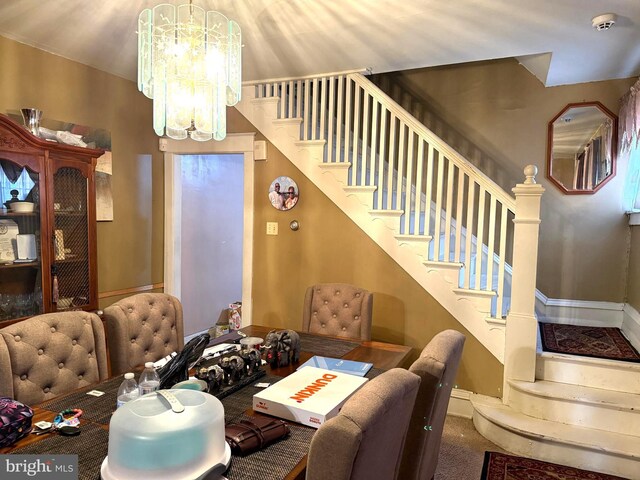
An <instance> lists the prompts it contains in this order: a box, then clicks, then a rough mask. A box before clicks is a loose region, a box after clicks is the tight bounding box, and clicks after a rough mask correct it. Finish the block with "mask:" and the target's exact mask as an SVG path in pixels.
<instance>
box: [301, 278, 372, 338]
mask: <svg viewBox="0 0 640 480" xmlns="http://www.w3.org/2000/svg"><path fill="white" fill-rule="evenodd" d="M372 313H373V295H372V294H371V293H369V292H368V291H367V290H365V289H363V288H359V287H355V286H353V285H349V284H346V283H320V284H317V285H312V286H310V287H309V288H307V291H306V293H305V296H304V307H303V311H302V330H303V331H304V332H309V333H317V334H322V335H333V336H336V337H348V338H357V339H358V340H371V316H372Z"/></svg>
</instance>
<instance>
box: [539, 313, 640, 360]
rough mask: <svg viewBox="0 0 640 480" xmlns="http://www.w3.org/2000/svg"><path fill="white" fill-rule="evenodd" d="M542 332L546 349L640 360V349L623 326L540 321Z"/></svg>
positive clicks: (598, 356) (587, 355) (612, 358)
mask: <svg viewBox="0 0 640 480" xmlns="http://www.w3.org/2000/svg"><path fill="white" fill-rule="evenodd" d="M540 335H541V337H542V349H543V350H544V351H546V352H555V353H568V354H570V355H581V356H584V357H595V358H606V359H608V360H624V361H626V362H640V353H638V351H637V350H636V349H635V348H634V347H633V345H631V343H629V340H627V339H626V338H625V337H624V335H622V332H621V331H620V329H619V328H613V327H582V326H577V325H562V324H557V323H542V322H540Z"/></svg>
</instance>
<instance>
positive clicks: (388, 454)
mask: <svg viewBox="0 0 640 480" xmlns="http://www.w3.org/2000/svg"><path fill="white" fill-rule="evenodd" d="M419 386H420V377H418V376H417V375H415V374H413V373H411V372H409V371H407V370H404V369H402V368H394V369H391V370H388V371H386V372H384V373H382V374H381V375H379V376H377V377H376V378H374V379H373V380H370V381H369V382H367V383H366V384H365V385H364V386H363V387H362V388H361V389H360V390H358V391H357V392H356V393H354V394H353V396H352V397H351V398H349V399H348V400H347V401H346V402H345V404H344V405H343V407H342V409H341V410H340V413H338V415H337V416H335V417H334V418H332V419H330V420H328V421H326V422H325V423H324V424H323V425H321V426H320V428H319V429H318V431H317V432H316V433H315V435H314V436H313V438H312V440H311V445H310V447H309V455H308V459H307V476H306V478H307V480H324V479H327V478H330V479H332V480H348V479H352V480H370V479H373V478H375V479H376V480H393V479H395V478H397V474H398V469H399V467H400V459H401V455H402V448H403V443H404V440H405V436H406V433H407V429H408V426H409V420H410V418H411V411H412V409H413V404H414V402H415V399H416V395H417V393H418V388H419Z"/></svg>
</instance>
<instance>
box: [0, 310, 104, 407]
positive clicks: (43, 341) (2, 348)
mask: <svg viewBox="0 0 640 480" xmlns="http://www.w3.org/2000/svg"><path fill="white" fill-rule="evenodd" d="M0 365H2V367H1V368H0V395H4V396H8V397H12V398H14V399H16V400H18V401H20V402H23V403H25V404H27V405H34V404H36V403H40V402H43V401H45V400H49V399H50V398H53V397H55V396H57V395H62V394H64V393H67V392H70V391H72V390H75V389H77V388H81V387H84V386H87V385H91V384H92V383H97V382H99V381H101V380H104V379H106V378H107V376H108V367H107V348H106V345H105V336H104V328H103V326H102V321H101V320H100V318H99V317H98V316H97V315H95V314H93V313H88V312H83V311H73V312H58V313H47V314H43V315H37V316H35V317H31V318H29V319H27V320H23V321H22V322H18V323H14V324H13V325H9V326H8V327H5V328H3V329H0Z"/></svg>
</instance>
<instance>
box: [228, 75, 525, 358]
mask: <svg viewBox="0 0 640 480" xmlns="http://www.w3.org/2000/svg"><path fill="white" fill-rule="evenodd" d="M242 98H243V100H242V101H241V102H240V103H239V104H238V105H237V106H236V108H238V110H239V111H240V112H241V113H242V114H243V115H244V116H245V117H246V118H247V119H248V120H249V121H251V122H252V123H253V124H254V125H255V126H256V127H257V128H259V129H260V131H261V132H262V133H263V134H264V135H265V136H266V137H267V138H268V139H269V140H270V141H271V142H272V143H273V144H274V145H275V146H276V147H277V148H278V149H279V150H280V151H282V152H283V153H284V154H285V155H286V156H287V157H288V158H289V159H290V160H291V162H292V163H294V164H295V165H296V167H298V168H299V169H300V170H301V171H302V172H303V173H304V174H305V175H306V176H307V177H308V178H310V179H311V180H312V181H313V182H315V183H316V185H318V186H319V188H321V189H322V190H323V191H324V192H325V194H326V195H327V196H328V197H329V198H331V199H332V200H333V201H334V202H335V203H336V205H337V206H338V207H339V208H341V209H342V210H343V211H344V212H345V213H346V214H347V215H348V216H349V217H350V218H351V219H352V220H353V221H354V222H355V223H356V224H357V225H358V226H359V227H360V228H361V229H362V230H364V231H365V232H366V233H367V234H368V235H369V236H370V237H371V238H372V239H373V240H374V241H376V242H377V243H378V245H380V246H381V247H382V248H383V249H384V250H385V251H386V252H387V253H388V254H389V255H391V256H392V257H393V258H394V259H395V260H396V262H398V264H400V265H401V266H402V267H403V268H404V269H405V270H406V271H407V272H408V273H409V274H410V275H411V276H412V277H413V278H414V279H415V280H416V281H418V283H420V284H421V285H422V286H423V287H424V288H425V289H426V290H427V291H428V292H429V293H430V294H431V295H432V296H433V297H434V298H436V300H438V301H439V302H440V303H441V304H442V305H443V306H444V307H445V308H446V309H447V310H448V311H449V312H450V313H451V314H452V315H453V316H454V317H455V318H456V319H458V320H459V321H460V322H461V323H462V324H463V325H464V326H465V328H467V329H468V330H469V331H470V332H471V333H472V334H473V335H474V336H475V337H476V338H478V340H479V341H480V342H481V343H482V344H483V345H484V346H485V347H486V348H487V349H488V350H489V351H490V352H491V353H492V354H493V355H494V356H495V357H496V358H497V359H499V360H500V361H501V362H504V354H505V330H506V328H505V325H506V322H505V318H504V317H505V315H506V312H507V310H508V308H509V306H510V302H511V282H512V277H511V274H512V270H511V263H512V262H511V259H512V258H513V254H514V226H513V220H514V218H515V210H516V201H515V199H514V198H513V197H512V196H511V195H509V194H507V193H506V192H505V191H504V190H503V189H502V188H500V187H499V186H497V185H496V184H495V183H494V182H492V181H491V179H489V178H488V177H486V176H485V175H484V174H483V173H482V172H480V171H479V170H478V169H477V168H475V167H474V166H473V165H471V164H470V163H469V162H467V161H466V160H465V159H464V158H462V157H461V156H460V155H459V154H458V153H457V152H456V151H455V150H453V149H452V148H451V147H450V146H448V145H447V144H446V143H444V142H443V141H442V140H441V139H440V138H438V137H437V136H435V135H434V134H433V133H432V132H431V131H429V130H428V129H427V128H426V127H425V126H424V125H422V124H421V123H419V122H418V121H417V120H416V119H415V118H414V117H413V116H412V115H410V114H409V113H408V112H406V111H405V110H404V109H402V108H401V107H400V106H399V105H397V104H396V103H395V102H394V101H393V100H391V98H389V97H388V96H387V95H386V94H385V93H384V92H382V90H380V89H379V88H378V87H376V86H375V85H374V84H373V83H371V82H370V81H369V80H367V79H366V78H365V77H364V76H362V75H361V74H359V73H350V74H340V75H332V76H326V77H321V78H305V79H294V80H284V81H277V82H268V83H260V84H255V85H247V86H244V87H243V97H242Z"/></svg>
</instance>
